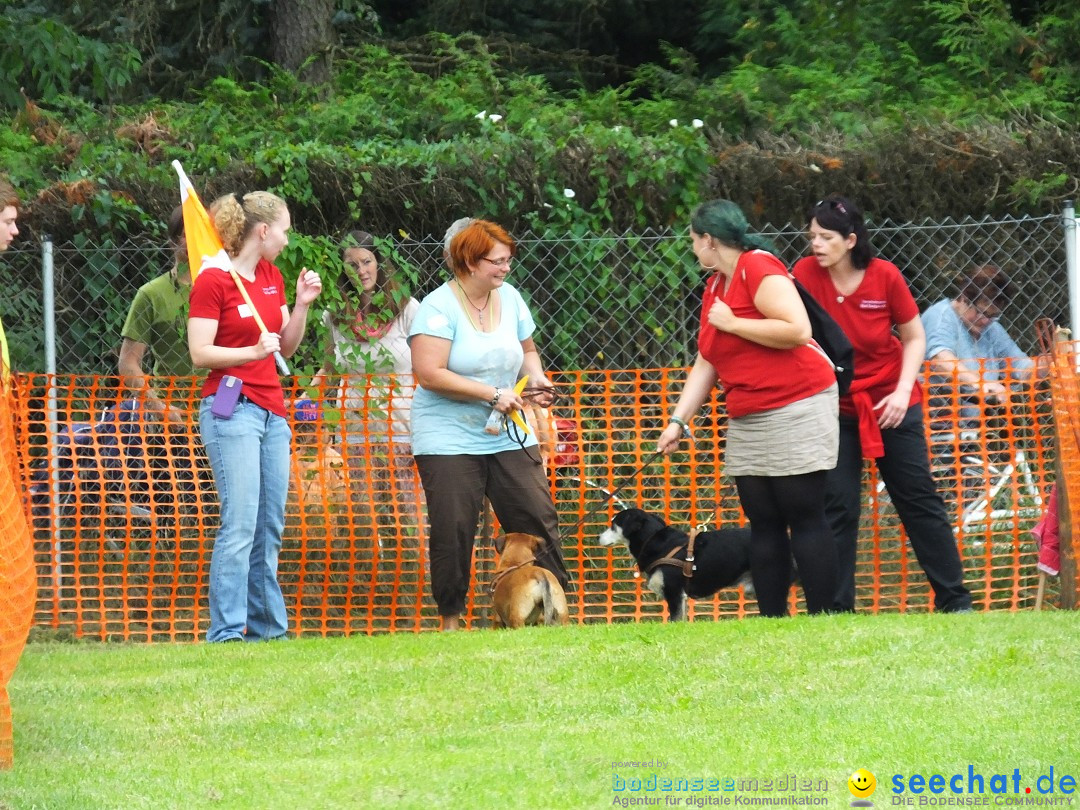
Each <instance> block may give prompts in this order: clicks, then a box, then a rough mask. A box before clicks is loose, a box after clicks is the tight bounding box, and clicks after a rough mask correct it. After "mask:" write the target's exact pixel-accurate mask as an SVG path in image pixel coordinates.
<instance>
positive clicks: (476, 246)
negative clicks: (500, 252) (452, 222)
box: [450, 219, 517, 276]
mask: <svg viewBox="0 0 1080 810" xmlns="http://www.w3.org/2000/svg"><path fill="white" fill-rule="evenodd" d="M496 243H499V244H502V245H506V246H507V247H508V248H510V255H511V256H513V255H515V254H516V253H517V243H516V242H515V241H514V239H513V237H511V236H510V234H508V233H507V232H506V229H505V228H503V226H502V225H497V224H496V223H494V222H489V221H488V220H486V219H474V220H473V221H472V222H470V223H469V224H468V225H467V226H466V227H465V228H464V229H462V231H461V233H459V234H458V235H457V236H455V237H454V238H453V240H452V241H451V242H450V265H451V267H453V268H454V274H455V275H458V276H466V275H468V273H469V265H470V264H476V263H477V262H479V261H480V260H481V259H482V258H484V257H485V256H487V254H488V253H489V252H490V251H491V249H492V248H493V247H495V244H496Z"/></svg>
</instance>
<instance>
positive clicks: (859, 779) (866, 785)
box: [847, 768, 877, 799]
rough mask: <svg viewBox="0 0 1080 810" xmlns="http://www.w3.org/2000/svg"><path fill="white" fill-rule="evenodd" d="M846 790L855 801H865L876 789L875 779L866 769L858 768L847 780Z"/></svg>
mask: <svg viewBox="0 0 1080 810" xmlns="http://www.w3.org/2000/svg"><path fill="white" fill-rule="evenodd" d="M847 789H848V790H850V791H851V795H852V796H854V797H855V798H857V799H865V798H867V797H868V796H870V794H872V793H873V792H874V791H875V790H876V789H877V779H875V778H874V775H873V774H872V773H870V771H868V770H866V768H859V770H857V771H855V773H853V774H852V775H851V776H849V777H848V780H847Z"/></svg>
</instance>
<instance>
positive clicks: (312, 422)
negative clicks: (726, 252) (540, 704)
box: [5, 369, 1080, 641]
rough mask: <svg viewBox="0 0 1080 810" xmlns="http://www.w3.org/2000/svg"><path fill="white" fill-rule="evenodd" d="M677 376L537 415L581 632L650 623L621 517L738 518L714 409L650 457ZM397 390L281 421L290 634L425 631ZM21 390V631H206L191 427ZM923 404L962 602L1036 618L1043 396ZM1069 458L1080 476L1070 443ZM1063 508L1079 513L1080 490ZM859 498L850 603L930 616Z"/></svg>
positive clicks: (657, 613) (574, 381)
mask: <svg viewBox="0 0 1080 810" xmlns="http://www.w3.org/2000/svg"><path fill="white" fill-rule="evenodd" d="M685 374H686V370H685V369H652V370H635V371H580V372H570V373H564V374H559V375H555V381H556V384H557V386H558V387H559V389H560V391H561V392H562V393H563V394H565V397H564V398H563V399H562V401H560V403H559V404H558V405H557V406H556V407H555V408H553V409H552V410H551V411H550V412H547V413H543V412H540V413H533V414H531V415H530V416H531V418H532V421H533V424H534V427H536V428H539V429H540V434H541V438H542V439H543V440H544V449H545V452H544V455H545V459H546V462H547V467H548V472H549V477H550V480H551V491H552V495H553V498H554V500H555V502H556V504H557V506H558V511H559V514H560V518H561V524H562V534H563V550H564V554H565V556H566V560H567V564H568V566H569V568H570V570H571V573H572V575H573V578H574V582H575V588H574V590H573V592H572V593H570V594H569V602H570V609H571V616H572V620H574V621H578V622H622V621H640V620H643V619H648V620H657V619H661V618H662V617H663V616H664V609H663V605H662V604H661V603H660V602H659V601H658V600H657V599H656V598H655V597H654V596H653V595H652V594H651V593H649V592H648V591H646V590H645V589H643V587H642V580H641V579H640V578H638V577H637V576H636V575H635V568H634V564H633V561H632V560H631V559H630V557H629V555H628V554H627V552H626V550H625V549H623V548H605V547H601V546H600V545H598V543H597V538H598V535H599V534H600V532H601V531H602V530H603V529H604V528H606V527H607V526H608V525H609V522H610V520H611V517H612V515H613V514H614V512H615V510H616V509H617V508H619V507H620V506H622V505H634V506H639V507H641V508H643V509H646V510H649V511H654V512H658V513H660V514H661V515H663V516H664V518H665V519H666V520H667V521H668V522H670V523H673V524H676V525H678V526H681V527H683V528H685V529H689V527H691V526H692V525H696V524H703V523H704V524H711V525H735V524H739V523H742V522H743V521H744V518H743V516H742V513H741V511H740V508H739V504H738V499H737V497H736V494H735V490H734V485H733V483H732V482H731V481H730V480H728V479H727V478H725V477H724V475H723V465H722V458H723V448H724V434H725V424H726V416H725V414H724V409H723V406H722V405H720V404H710V405H708V406H706V408H705V409H704V411H703V413H702V414H700V415H699V416H698V417H697V419H696V420H695V424H694V432H695V439H696V443H695V445H694V447H693V449H692V450H690V449H689V448H686V449H685V450H681V451H680V452H677V453H675V454H674V455H672V456H669V457H661V458H656V457H655V456H654V449H655V443H656V438H657V436H658V435H659V432H660V431H661V429H662V428H663V426H664V425H665V423H666V417H667V415H668V414H669V413H670V412H671V410H672V408H673V407H674V403H675V400H676V398H677V396H678V393H679V390H680V388H681V386H682V383H683V380H684V379H685ZM390 384H392V381H388V380H386V379H381V378H375V379H360V380H356V379H354V380H353V381H352V382H351V385H352V387H353V388H354V389H356V390H357V391H359V392H360V393H361V394H362V397H360V400H361V401H359V402H357V401H354V402H352V403H350V409H347V410H340V409H338V408H337V407H336V406H335V405H334V404H333V400H334V399H335V397H336V390H335V391H326V392H321V393H322V394H323V395H324V396H323V400H322V402H323V404H322V406H321V407H319V408H318V409H317V410H304V409H297V410H296V411H295V414H299V415H300V416H302V417H303V418H297V417H295V416H294V422H293V428H294V431H293V450H294V452H293V483H292V487H291V492H290V496H289V502H288V506H287V521H286V528H285V538H284V547H283V550H282V552H281V559H280V566H279V576H280V580H281V584H282V588H283V589H284V591H285V595H286V600H287V604H288V607H289V611H290V621H291V627H292V628H293V629H294V630H295V631H296V632H297V633H299V634H304V635H340V634H352V633H375V632H394V631H413V632H415V631H420V630H425V629H431V628H435V627H437V626H438V617H437V615H436V611H435V606H434V603H433V601H432V599H431V595H430V589H429V587H428V585H427V581H426V572H427V570H428V560H427V545H426V530H425V511H424V503H423V493H422V490H421V487H420V484H419V480H418V477H417V475H416V472H415V467H414V465H413V463H412V458H411V456H409V455H408V452H407V450H406V449H404V448H398V447H394V446H387V444H386V443H385V441H383V442H380V441H378V440H379V439H380V438H381V437H380V436H377V435H374V434H369V432H368V431H369V427H371V426H373V425H378V424H379V423H380V421H382V422H384V421H385V416H386V415H385V413H383V412H382V411H381V410H380V408H381V406H380V404H379V403H380V402H382V401H384V399H385V392H386V391H387V389H388V385H390ZM17 385H18V391H17V395H18V401H19V403H20V406H21V407H22V409H23V419H21V420H20V422H19V424H18V426H17V434H16V439H17V442H18V453H19V456H20V460H21V462H22V474H23V482H22V483H23V485H22V491H23V493H24V497H23V504H24V507H25V510H26V514H27V515H28V516H29V519H30V523H31V526H32V530H33V540H34V561H35V564H36V570H37V581H38V582H37V584H38V599H37V603H36V611H35V614H34V622H35V624H36V625H37V626H38V627H39V628H42V629H47V628H51V629H52V630H53V631H56V632H60V633H69V634H73V635H75V636H77V637H80V638H96V639H102V640H113V639H115V640H135V641H172V640H185V641H190V640H195V639H199V638H201V637H202V636H203V634H204V632H205V629H206V625H207V622H208V614H207V607H206V594H207V577H208V571H209V563H210V551H211V547H212V543H213V537H214V533H215V527H216V524H217V521H218V509H217V501H216V497H215V493H214V487H213V481H212V477H211V475H210V472H209V469H208V464H207V462H206V459H205V456H204V455H203V452H202V449H201V446H200V443H199V440H198V437H197V426H196V425H194V424H191V423H189V424H187V425H184V426H179V427H178V428H177V429H173V430H165V429H163V427H162V425H161V423H159V422H157V421H154V420H153V419H152V418H146V416H145V415H144V414H143V412H142V410H141V409H140V408H139V407H138V402H137V401H132V400H123V399H122V398H121V395H120V394H119V393H118V389H117V385H116V380H115V379H113V378H85V377H64V378H60V379H55V380H54V379H49V378H46V377H43V376H27V377H23V378H20V379H19V380H18V383H17ZM950 390H953V391H955V390H956V386H952V387H951V389H950ZM50 395H51V396H54V397H55V398H56V405H57V413H58V424H57V425H56V426H55V428H54V429H52V430H50V426H49V425H48V424H46V421H47V418H48V417H47V410H46V408H45V405H46V401H47V399H48V397H49V396H50ZM287 395H291V396H294V397H296V396H302V395H303V392H301V391H299V390H295V391H288V392H287ZM168 396H169V398H170V399H171V400H172V401H173V402H174V403H177V404H180V405H182V406H183V407H184V409H185V410H186V412H187V413H189V414H195V413H197V410H198V408H197V391H196V389H195V388H194V387H193V385H192V381H191V380H184V379H180V380H174V381H172V385H171V387H170V389H169V391H168ZM932 401H933V403H934V405H933V407H932V408H931V409H930V410H931V413H930V417H931V418H929V419H928V420H927V431H928V439H929V442H930V448H931V456H932V465H933V468H934V472H935V475H936V476H937V477H938V479H939V482H940V484H941V487H942V491H943V493H944V494H945V496H946V501H947V503H948V505H949V509H950V512H951V514H952V516H953V519H954V522H955V525H956V537H957V543H958V544H959V547H960V549H961V553H962V555H963V558H964V561H965V565H966V568H967V576H968V583H969V586H970V587H971V589H972V591H973V592H974V595H975V601H976V605H977V606H978V607H979V608H981V609H986V610H990V609H1006V610H1016V609H1020V608H1024V607H1028V606H1030V605H1031V604H1032V602H1033V600H1034V593H1035V585H1036V579H1037V573H1036V570H1035V562H1036V549H1035V546H1034V542H1033V540H1032V538H1031V537H1030V535H1029V529H1030V528H1031V526H1032V525H1033V524H1034V523H1035V522H1036V521H1037V520H1038V518H1039V517H1040V513H1041V501H1042V499H1043V494H1044V491H1045V488H1046V484H1047V471H1048V470H1050V469H1052V460H1053V453H1054V452H1055V443H1054V442H1053V440H1052V433H1053V431H1052V425H1051V419H1052V410H1051V407H1050V404H1049V397H1048V395H1047V392H1046V391H1045V389H1044V388H1041V387H1039V386H1036V387H1035V388H1034V389H1031V390H1026V391H1024V392H1022V393H1018V394H1016V395H1015V396H1014V398H1013V401H1012V402H1010V403H1008V404H1007V405H1004V406H1001V407H1000V408H997V409H993V410H992V411H991V412H985V411H984V410H983V409H981V408H978V407H975V408H974V409H973V408H972V407H971V405H970V403H968V402H966V401H964V400H963V399H961V398H959V395H948V396H945V397H944V398H942V399H941V400H940V401H939V400H938V399H934V400H932ZM971 411H974V413H973V414H972V413H971ZM1072 411H1073V413H1077V412H1080V410H1078V409H1077V408H1075V407H1074V408H1073V409H1072ZM371 430H375V428H374V427H371ZM50 435H51V436H53V437H54V438H53V441H52V442H49V441H47V437H49V436H50ZM1066 449H1067V448H1066ZM1067 451H1068V452H1069V453H1071V454H1072V455H1071V458H1070V459H1069V463H1074V462H1075V459H1076V457H1077V451H1076V449H1075V447H1073V448H1072V449H1071V450H1068V449H1067ZM616 489H618V492H617V493H616V494H615V497H614V498H610V497H609V494H610V493H612V492H614V491H615V490H616ZM1072 502H1073V503H1080V497H1078V498H1076V499H1075V500H1073V501H1072ZM864 505H865V509H864V526H863V532H862V536H861V540H860V553H859V564H858V571H857V587H858V597H859V609H860V610H867V611H908V610H916V611H924V610H928V609H930V606H931V603H932V597H931V594H930V593H929V589H928V586H927V584H926V580H925V577H923V576H922V574H921V571H919V569H918V566H917V563H916V562H915V561H914V558H913V555H912V554H910V552H909V550H908V546H907V542H906V537H905V536H904V533H903V529H902V527H901V526H900V525H899V522H898V520H897V518H896V515H895V512H894V510H893V509H892V507H891V504H890V503H889V499H888V495H887V493H886V492H884V491H883V490H882V491H879V487H878V484H877V479H876V477H875V474H874V471H873V468H872V466H869V465H868V467H867V474H866V484H865V488H864ZM497 531H498V527H497V526H496V525H494V521H493V518H492V517H491V516H490V514H486V515H484V516H483V520H482V521H481V525H480V530H479V534H480V535H481V537H480V539H479V541H478V543H477V548H476V554H475V559H474V578H473V587H472V589H471V594H472V595H471V598H470V601H469V604H468V611H467V615H466V622H467V624H468V625H470V626H474V627H475V626H486V625H487V624H488V623H489V612H490V597H489V590H488V589H489V585H490V584H491V581H492V577H493V570H494V565H495V556H494V551H493V549H492V543H491V541H490V538H491V536H492V534H493V533H494V532H497ZM5 536H7V535H5ZM798 597H799V591H798V590H797V589H793V591H792V607H793V608H797V609H801V605H800V604H799V602H798ZM754 610H755V605H754V603H753V602H752V600H751V601H750V602H748V601H747V599H746V598H745V597H744V595H743V591H742V589H741V588H731V589H727V590H724V591H722V592H721V593H720V594H718V595H717V596H716V598H714V599H703V600H699V601H696V602H694V603H692V605H691V610H690V618H691V619H718V618H728V617H740V616H743V615H745V614H746V613H747V612H753V611H754Z"/></svg>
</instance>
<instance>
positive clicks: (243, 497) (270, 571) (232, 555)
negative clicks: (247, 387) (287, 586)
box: [199, 395, 292, 641]
mask: <svg viewBox="0 0 1080 810" xmlns="http://www.w3.org/2000/svg"><path fill="white" fill-rule="evenodd" d="M213 402H214V397H213V395H211V396H208V397H206V398H205V399H203V401H202V405H201V407H200V408H199V429H200V432H201V434H202V442H203V446H204V447H205V448H206V455H207V456H208V457H209V459H210V466H211V467H212V468H213V471H214V483H215V484H216V486H217V491H218V498H219V500H220V502H221V525H220V527H219V528H218V533H217V538H216V539H215V540H214V551H213V554H212V556H211V557H210V629H209V630H208V631H207V633H206V640H207V641H226V640H229V639H244V640H247V641H260V640H266V639H273V638H281V637H282V636H284V635H285V631H286V630H287V629H288V626H289V617H288V614H287V613H286V611H285V598H284V597H283V596H282V594H281V586H280V585H279V584H278V581H277V566H278V553H279V552H280V551H281V533H282V530H283V529H284V528H285V499H286V498H287V497H288V494H289V452H290V438H291V436H292V431H291V430H290V429H289V423H288V422H287V421H286V420H285V419H283V418H282V417H280V416H277V415H276V414H273V413H270V412H269V411H267V410H265V409H263V408H260V407H259V406H258V405H256V404H254V403H253V402H250V401H248V400H247V399H244V398H242V399H241V400H240V402H238V403H237V405H236V410H235V411H234V412H233V415H232V418H231V419H220V418H218V417H216V416H214V415H213V414H212V413H210V407H211V405H212V404H213Z"/></svg>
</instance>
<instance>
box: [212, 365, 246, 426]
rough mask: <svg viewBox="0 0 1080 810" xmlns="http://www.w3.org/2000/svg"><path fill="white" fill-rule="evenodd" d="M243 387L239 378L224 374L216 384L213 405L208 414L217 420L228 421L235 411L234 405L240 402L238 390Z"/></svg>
mask: <svg viewBox="0 0 1080 810" xmlns="http://www.w3.org/2000/svg"><path fill="white" fill-rule="evenodd" d="M242 387H243V382H241V380H240V378H239V377H234V376H233V375H231V374H226V375H225V376H224V377H222V378H221V382H220V383H218V389H217V393H215V394H214V404H213V405H211V406H210V413H212V414H213V415H214V416H216V417H218V418H219V419H229V418H231V417H232V415H233V411H235V410H236V403H237V402H239V401H240V389H241V388H242Z"/></svg>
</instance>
